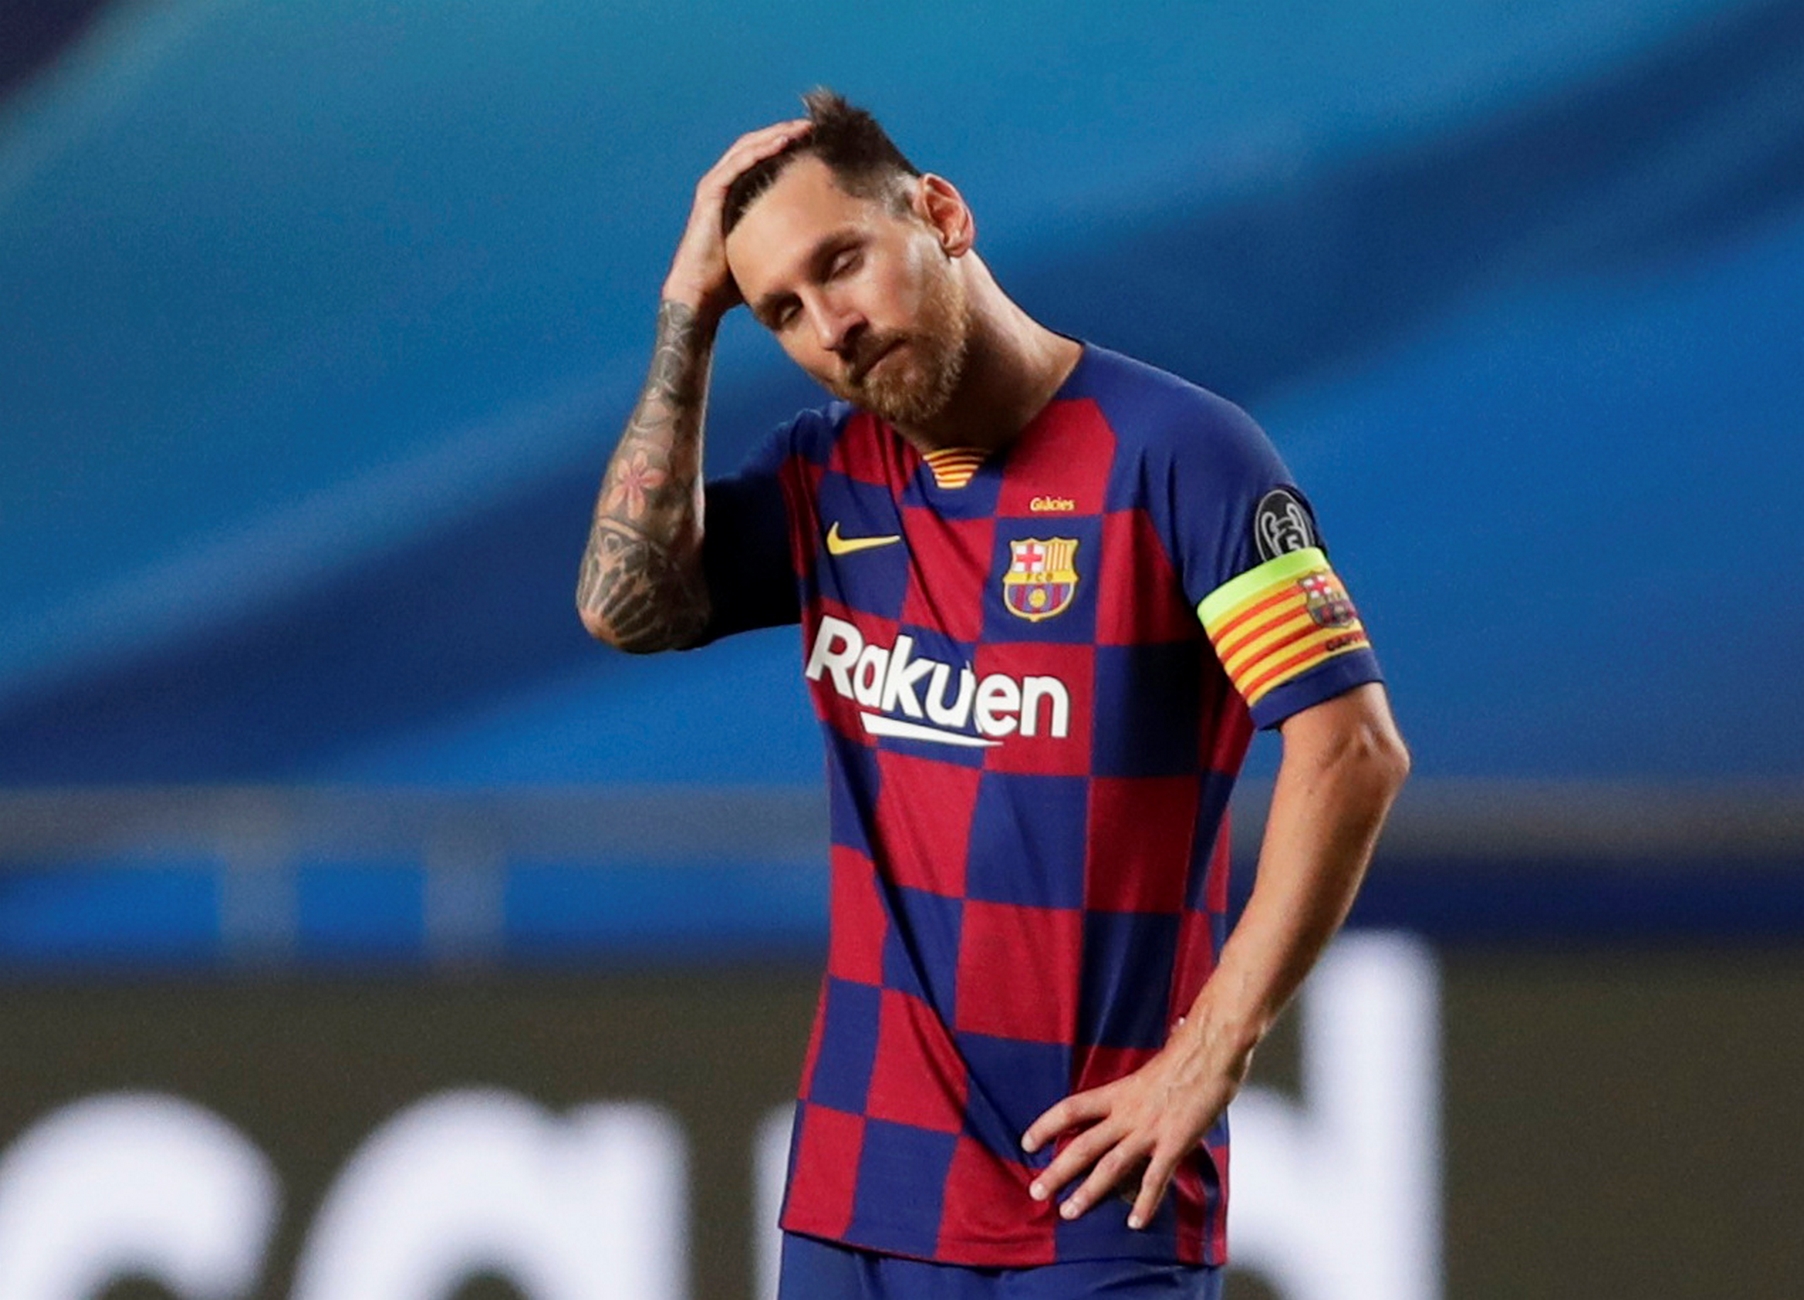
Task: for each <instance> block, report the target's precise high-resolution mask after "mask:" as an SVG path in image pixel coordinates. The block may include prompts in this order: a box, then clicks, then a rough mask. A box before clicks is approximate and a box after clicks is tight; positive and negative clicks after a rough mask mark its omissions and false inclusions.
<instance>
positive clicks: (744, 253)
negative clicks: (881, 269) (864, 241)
mask: <svg viewBox="0 0 1804 1300" xmlns="http://www.w3.org/2000/svg"><path fill="white" fill-rule="evenodd" d="M886 215H888V214H887V212H886V210H885V208H884V205H883V204H882V203H880V202H879V201H877V200H875V199H861V198H859V197H857V196H856V195H852V194H847V193H846V192H845V191H844V190H842V189H840V188H839V186H838V185H837V184H836V183H835V182H834V179H833V172H832V170H831V169H830V168H829V167H828V166H827V164H826V163H824V162H822V161H821V160H820V159H819V158H816V157H815V156H813V155H812V154H804V155H803V156H802V157H800V158H797V159H796V160H795V161H794V162H792V163H790V164H789V165H788V166H787V167H785V168H784V169H783V170H782V171H781V172H779V173H777V179H776V180H775V181H773V182H772V183H771V187H770V188H769V189H768V190H766V191H765V192H764V193H763V194H761V195H759V196H758V197H757V198H756V199H754V200H752V205H751V206H750V207H749V208H747V209H746V210H745V215H744V216H742V217H741V218H740V219H739V224H738V225H736V226H734V227H733V232H732V233H731V234H730V235H728V236H727V268H728V269H729V270H730V271H732V273H733V278H734V279H735V280H737V281H738V282H739V286H740V288H741V289H742V290H743V291H744V292H745V293H746V295H747V296H748V297H755V296H756V295H757V293H758V291H759V289H760V288H761V287H762V286H763V284H764V283H765V282H766V281H768V280H771V279H773V278H775V277H778V276H781V275H784V274H786V273H788V272H790V271H793V270H794V269H795V267H796V266H797V265H799V264H800V263H801V262H802V261H804V260H805V259H806V258H807V257H808V255H809V254H810V253H811V252H812V251H813V250H814V249H815V248H816V247H817V246H818V245H819V244H820V242H821V240H823V239H826V238H828V237H830V236H833V235H835V234H838V233H840V232H842V231H847V230H856V229H862V228H868V227H872V226H875V225H876V224H877V223H878V222H879V221H880V220H881V219H882V218H883V217H884V216H886Z"/></svg>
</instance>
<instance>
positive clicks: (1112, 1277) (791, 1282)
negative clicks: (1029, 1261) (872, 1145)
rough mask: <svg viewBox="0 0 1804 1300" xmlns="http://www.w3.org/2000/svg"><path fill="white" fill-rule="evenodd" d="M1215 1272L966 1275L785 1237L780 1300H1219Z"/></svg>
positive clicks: (960, 1268) (1069, 1270)
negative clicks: (1100, 1299) (1100, 1298)
mask: <svg viewBox="0 0 1804 1300" xmlns="http://www.w3.org/2000/svg"><path fill="white" fill-rule="evenodd" d="M1221 1274H1222V1270H1221V1269H1218V1268H1205V1267H1201V1266H1196V1265H1190V1264H1149V1263H1148V1262H1146V1261H1145V1260H1140V1259H1085V1260H1074V1261H1072V1262H1071V1263H1068V1264H1042V1265H1041V1266H1039V1267H1038V1268H970V1267H966V1266H964V1265H961V1264H929V1263H927V1262H926V1261H924V1260H918V1259H902V1258H900V1257H899V1256H895V1255H876V1254H872V1253H871V1252H870V1251H865V1250H856V1249H854V1248H853V1247H851V1246H841V1245H838V1244H836V1243H833V1242H827V1241H817V1240H815V1239H814V1238H813V1237H803V1236H798V1235H797V1234H795V1233H793V1232H786V1233H784V1234H783V1267H782V1273H781V1274H780V1280H779V1282H778V1284H777V1300H1089V1297H1091V1296H1104V1297H1107V1300H1221Z"/></svg>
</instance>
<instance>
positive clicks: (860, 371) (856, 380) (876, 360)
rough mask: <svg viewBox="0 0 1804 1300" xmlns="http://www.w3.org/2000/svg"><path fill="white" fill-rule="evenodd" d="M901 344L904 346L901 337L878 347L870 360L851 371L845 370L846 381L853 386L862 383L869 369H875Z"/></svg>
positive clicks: (869, 371)
mask: <svg viewBox="0 0 1804 1300" xmlns="http://www.w3.org/2000/svg"><path fill="white" fill-rule="evenodd" d="M903 346H905V344H904V343H903V341H902V340H901V339H897V340H895V341H894V342H892V343H886V344H884V345H883V347H881V348H879V349H878V350H877V352H876V353H874V354H873V355H872V357H871V359H870V360H868V361H866V362H865V363H864V364H863V365H861V366H859V367H857V368H856V369H855V370H851V371H848V372H847V374H846V380H847V382H848V383H850V384H851V385H852V386H853V387H854V388H856V387H858V386H860V385H862V384H863V383H864V379H865V376H866V375H868V374H870V373H871V371H873V370H875V369H876V368H877V367H878V366H880V365H882V364H883V362H884V360H885V358H887V357H889V356H890V355H891V354H892V353H894V352H895V351H896V349H898V348H900V347H903Z"/></svg>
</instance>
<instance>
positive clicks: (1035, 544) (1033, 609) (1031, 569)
mask: <svg viewBox="0 0 1804 1300" xmlns="http://www.w3.org/2000/svg"><path fill="white" fill-rule="evenodd" d="M1008 546H1009V566H1008V572H1007V573H1005V574H1003V575H1002V603H1003V604H1005V605H1007V606H1008V609H1009V613H1011V614H1014V615H1016V616H1017V617H1019V618H1024V619H1026V620H1028V622H1030V623H1038V622H1039V621H1040V620H1041V619H1043V618H1051V617H1052V616H1053V615H1054V614H1063V613H1064V612H1065V611H1066V610H1067V609H1069V608H1070V607H1071V600H1072V597H1074V596H1076V595H1077V567H1076V561H1077V539H1076V538H1074V537H1052V538H1048V539H1047V540H1045V541H1040V540H1039V539H1038V538H1034V537H1024V538H1022V539H1021V540H1020V541H1018V542H1017V541H1010V542H1009V544H1008Z"/></svg>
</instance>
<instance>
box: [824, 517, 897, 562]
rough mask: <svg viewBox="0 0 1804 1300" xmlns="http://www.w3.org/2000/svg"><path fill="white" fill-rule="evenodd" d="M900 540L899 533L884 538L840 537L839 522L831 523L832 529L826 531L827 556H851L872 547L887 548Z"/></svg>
mask: <svg viewBox="0 0 1804 1300" xmlns="http://www.w3.org/2000/svg"><path fill="white" fill-rule="evenodd" d="M901 540H902V535H901V534H900V533H890V534H888V535H887V536H884V537H841V536H840V535H839V520H837V519H835V520H834V521H833V527H831V528H829V529H828V530H827V554H828V555H851V554H852V553H853V552H854V551H868V550H870V549H871V548H872V547H874V546H888V545H889V544H890V543H891V542H899V541H901Z"/></svg>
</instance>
